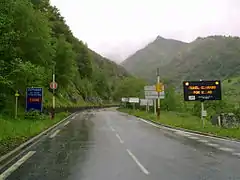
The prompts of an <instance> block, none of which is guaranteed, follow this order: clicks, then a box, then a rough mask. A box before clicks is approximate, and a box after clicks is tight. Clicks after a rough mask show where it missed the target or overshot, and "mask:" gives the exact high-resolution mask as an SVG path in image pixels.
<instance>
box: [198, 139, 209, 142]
mask: <svg viewBox="0 0 240 180" xmlns="http://www.w3.org/2000/svg"><path fill="white" fill-rule="evenodd" d="M197 141H198V142H201V143H208V141H207V140H205V139H199V140H197Z"/></svg>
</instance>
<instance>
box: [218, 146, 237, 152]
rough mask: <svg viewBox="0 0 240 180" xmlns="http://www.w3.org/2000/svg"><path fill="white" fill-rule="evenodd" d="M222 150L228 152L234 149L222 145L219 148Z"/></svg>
mask: <svg viewBox="0 0 240 180" xmlns="http://www.w3.org/2000/svg"><path fill="white" fill-rule="evenodd" d="M219 149H220V150H222V151H226V152H233V151H234V150H233V149H231V148H224V147H221V148H219Z"/></svg>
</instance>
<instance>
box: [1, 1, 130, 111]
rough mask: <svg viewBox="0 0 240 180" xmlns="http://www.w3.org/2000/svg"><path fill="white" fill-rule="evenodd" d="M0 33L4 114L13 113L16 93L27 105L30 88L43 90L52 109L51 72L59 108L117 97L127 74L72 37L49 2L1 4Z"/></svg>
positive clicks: (9, 2) (21, 101) (56, 10)
mask: <svg viewBox="0 0 240 180" xmlns="http://www.w3.org/2000/svg"><path fill="white" fill-rule="evenodd" d="M0 34H1V36H0V100H1V101H0V112H8V111H10V112H11V111H12V109H13V108H12V107H14V106H13V104H14V94H15V91H16V90H19V91H20V94H21V96H20V103H21V105H22V107H24V104H25V90H26V88H27V87H32V86H37V87H43V88H44V95H45V96H44V103H45V105H51V93H52V92H51V90H50V89H49V83H50V82H51V81H52V73H53V71H54V72H55V73H56V81H57V83H58V89H57V91H56V95H57V100H58V101H57V105H63V104H65V105H68V104H71V103H78V102H83V101H84V100H85V99H86V98H87V97H92V96H94V97H100V98H102V99H105V100H109V99H114V97H113V95H114V91H115V86H116V84H117V83H118V82H119V80H121V79H123V78H125V77H128V76H129V75H128V73H127V72H126V71H125V70H124V69H123V68H122V67H120V66H118V65H117V64H115V63H114V62H111V61H110V60H107V59H105V58H103V57H101V56H100V55H98V54H97V53H95V52H93V51H92V50H90V49H89V48H88V47H87V45H85V44H84V43H83V42H82V41H80V40H78V39H77V38H76V37H74V36H73V34H72V32H71V30H70V28H69V27H68V25H67V24H66V22H65V20H64V18H63V17H62V16H61V14H60V13H59V10H58V9H57V8H56V7H53V6H51V5H50V3H49V0H41V1H40V0H31V1H29V0H2V1H1V2H0Z"/></svg>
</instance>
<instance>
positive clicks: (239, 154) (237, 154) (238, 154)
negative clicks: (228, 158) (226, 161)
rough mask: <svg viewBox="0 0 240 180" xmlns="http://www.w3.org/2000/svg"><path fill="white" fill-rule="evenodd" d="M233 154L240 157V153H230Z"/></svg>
mask: <svg viewBox="0 0 240 180" xmlns="http://www.w3.org/2000/svg"><path fill="white" fill-rule="evenodd" d="M232 155H234V156H238V157H239V158H240V153H232Z"/></svg>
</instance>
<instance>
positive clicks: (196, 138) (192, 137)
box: [188, 136, 199, 140]
mask: <svg viewBox="0 0 240 180" xmlns="http://www.w3.org/2000/svg"><path fill="white" fill-rule="evenodd" d="M188 138H189V139H195V140H198V139H199V138H198V137H194V136H189V137H188Z"/></svg>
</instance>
